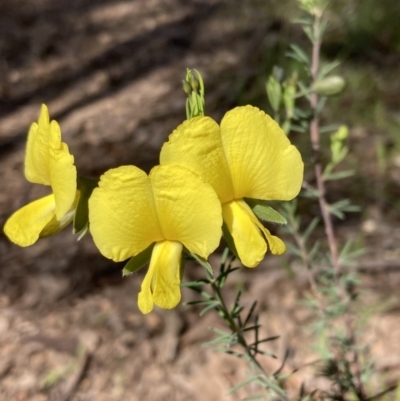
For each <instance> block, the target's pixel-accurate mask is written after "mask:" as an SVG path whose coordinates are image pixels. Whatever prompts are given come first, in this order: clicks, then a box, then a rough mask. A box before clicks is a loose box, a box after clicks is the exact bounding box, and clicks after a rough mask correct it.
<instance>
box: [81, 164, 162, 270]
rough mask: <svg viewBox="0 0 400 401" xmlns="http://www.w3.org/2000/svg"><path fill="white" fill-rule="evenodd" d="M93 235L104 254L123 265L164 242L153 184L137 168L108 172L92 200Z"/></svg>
mask: <svg viewBox="0 0 400 401" xmlns="http://www.w3.org/2000/svg"><path fill="white" fill-rule="evenodd" d="M89 221H90V232H91V233H92V236H93V239H94V242H95V243H96V245H97V247H98V248H99V250H100V252H101V253H102V254H103V255H104V256H106V257H107V258H110V259H113V260H114V261H116V262H120V261H123V260H126V259H128V258H129V257H131V256H135V255H137V254H138V253H139V252H141V251H143V250H144V249H146V248H147V247H148V246H149V245H150V244H152V243H153V242H156V241H160V240H163V239H164V238H163V235H162V232H161V229H160V226H159V223H158V219H157V215H156V211H155V207H154V202H153V196H152V192H151V188H150V181H149V178H148V176H147V175H146V173H145V172H144V171H142V170H140V169H139V168H137V167H135V166H122V167H118V168H116V169H112V170H109V171H107V172H106V173H105V174H104V175H103V176H102V177H101V179H100V182H99V187H98V188H95V189H94V191H93V193H92V196H91V197H90V199H89Z"/></svg>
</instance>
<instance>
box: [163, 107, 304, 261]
mask: <svg viewBox="0 0 400 401" xmlns="http://www.w3.org/2000/svg"><path fill="white" fill-rule="evenodd" d="M170 163H174V164H179V165H181V166H183V167H185V168H188V169H190V170H191V171H193V172H194V173H196V174H198V175H199V176H201V177H202V178H203V179H204V181H205V182H208V183H209V184H211V185H212V187H213V188H214V190H215V191H216V193H217V194H218V197H219V200H220V202H221V204H222V213H223V219H224V226H225V228H226V229H227V230H228V231H229V233H230V235H231V236H232V238H233V241H234V244H235V247H236V251H237V253H238V256H239V257H240V259H241V261H242V263H243V264H244V265H245V266H248V267H254V266H257V265H258V263H260V261H261V260H262V259H263V257H264V255H265V252H266V251H267V249H268V248H267V243H266V241H265V239H266V240H267V242H268V244H269V248H270V250H271V252H272V253H273V254H278V255H279V254H282V253H283V252H285V244H284V243H283V242H282V241H281V240H280V239H279V238H278V237H276V236H273V235H271V233H270V232H269V231H268V230H267V229H266V228H265V227H264V226H263V225H262V224H261V223H260V221H259V220H258V219H257V217H256V216H255V215H254V213H253V211H252V209H251V208H250V207H249V206H248V204H247V203H246V202H245V198H252V199H257V200H290V199H293V198H294V197H295V196H296V195H297V194H298V193H299V191H300V188H301V183H302V180H303V162H302V160H301V156H300V153H299V152H298V150H297V149H296V148H295V147H294V146H293V145H291V144H290V141H289V140H288V138H287V137H286V135H285V134H284V132H283V131H282V129H281V128H280V127H279V125H278V124H277V123H276V122H275V121H274V120H273V119H272V118H270V117H269V116H268V115H266V114H265V113H264V112H262V111H260V110H259V109H257V108H255V107H252V106H245V107H237V108H235V109H233V110H231V111H229V112H228V113H226V114H225V116H224V118H223V120H222V121H221V125H220V126H219V125H218V124H217V123H216V122H215V121H214V120H212V119H211V118H209V117H196V118H193V119H191V120H189V121H185V122H184V123H183V124H181V125H180V126H179V127H178V128H177V129H176V130H175V131H174V132H173V133H172V134H171V135H170V136H169V141H168V142H167V143H165V144H164V146H163V148H162V150H161V155H160V164H161V165H168V164H170ZM264 237H265V239H264Z"/></svg>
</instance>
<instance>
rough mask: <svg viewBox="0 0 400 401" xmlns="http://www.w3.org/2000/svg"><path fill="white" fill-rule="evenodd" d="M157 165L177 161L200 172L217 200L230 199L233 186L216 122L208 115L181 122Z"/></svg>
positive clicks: (175, 162) (165, 145)
mask: <svg viewBox="0 0 400 401" xmlns="http://www.w3.org/2000/svg"><path fill="white" fill-rule="evenodd" d="M160 164H161V165H164V164H179V165H181V166H183V167H186V168H188V169H189V170H191V171H193V172H194V173H196V174H198V175H200V176H201V177H202V178H203V180H204V181H206V182H208V183H209V184H210V185H211V186H212V187H213V188H214V190H215V191H216V192H217V195H218V197H219V199H220V201H221V203H224V202H227V201H229V200H231V199H233V186H232V179H231V176H230V172H229V168H228V165H227V162H226V159H225V155H224V151H223V147H222V140H221V134H220V129H219V126H218V124H217V123H216V122H215V121H214V120H212V119H211V118H209V117H195V118H193V119H191V120H189V121H185V122H184V123H183V124H181V125H180V126H179V127H178V128H177V129H176V130H175V131H174V132H173V133H172V134H171V135H170V136H169V141H168V142H166V143H165V144H164V146H163V147H162V149H161V154H160Z"/></svg>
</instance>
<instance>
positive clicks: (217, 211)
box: [89, 165, 222, 313]
mask: <svg viewBox="0 0 400 401" xmlns="http://www.w3.org/2000/svg"><path fill="white" fill-rule="evenodd" d="M89 221H90V232H91V234H92V236H93V240H94V242H95V244H96V246H97V247H98V249H99V250H100V252H101V253H102V254H103V255H104V256H105V257H107V258H109V259H112V260H114V261H116V262H121V261H124V260H126V259H128V258H132V259H131V261H132V260H135V258H136V259H140V260H141V261H142V263H141V264H140V265H138V267H141V266H142V265H143V264H145V263H146V262H147V261H148V260H147V259H146V257H145V256H144V257H143V255H145V254H148V255H149V261H150V265H149V269H148V271H147V273H146V276H145V278H144V280H143V282H142V285H141V291H140V293H139V297H138V306H139V309H140V310H141V311H142V312H143V313H149V312H151V310H152V309H153V307H154V304H155V305H157V306H159V307H161V308H164V309H171V308H174V307H175V306H176V305H177V304H178V303H179V301H180V298H181V293H180V280H181V278H180V266H181V256H182V251H183V250H184V249H186V250H188V251H189V252H192V253H194V254H196V255H198V256H200V257H202V258H207V257H208V256H209V254H210V253H211V252H212V251H214V250H215V248H216V247H217V246H218V244H219V241H220V237H221V226H222V217H221V205H220V203H219V200H218V197H217V195H216V193H215V192H214V190H213V189H212V187H211V186H210V185H208V184H206V183H204V182H203V181H202V180H201V179H200V178H199V177H198V176H196V175H195V174H193V173H191V172H190V171H188V170H187V169H184V168H182V167H180V166H175V165H168V166H156V167H154V168H153V169H152V170H151V172H150V174H149V175H147V174H146V173H145V172H144V171H142V170H140V169H139V168H137V167H135V166H122V167H118V168H115V169H111V170H109V171H107V172H106V173H105V174H104V175H102V177H101V179H100V181H99V187H98V188H96V189H95V190H94V191H93V193H92V196H91V197H90V199H89ZM131 261H130V262H128V264H127V266H128V265H129V263H131Z"/></svg>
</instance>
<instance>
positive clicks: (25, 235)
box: [4, 195, 56, 247]
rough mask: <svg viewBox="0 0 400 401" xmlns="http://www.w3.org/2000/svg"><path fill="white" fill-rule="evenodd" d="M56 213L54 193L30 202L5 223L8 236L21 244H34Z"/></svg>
mask: <svg viewBox="0 0 400 401" xmlns="http://www.w3.org/2000/svg"><path fill="white" fill-rule="evenodd" d="M55 214H56V204H55V200H54V196H53V195H48V196H45V197H44V198H40V199H38V200H36V201H34V202H31V203H28V204H27V205H25V206H24V207H22V208H21V209H19V210H17V211H16V212H15V213H14V214H13V215H11V217H10V218H9V219H8V220H7V222H6V224H5V225H4V232H5V233H6V235H7V237H8V238H9V239H10V240H11V241H12V242H14V243H16V244H17V245H19V246H24V247H25V246H30V245H32V244H34V243H35V242H36V241H37V240H38V238H39V236H40V233H41V232H42V230H43V229H44V228H45V227H46V225H47V224H48V223H49V222H50V221H51V220H52V219H53V217H54V216H55Z"/></svg>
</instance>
